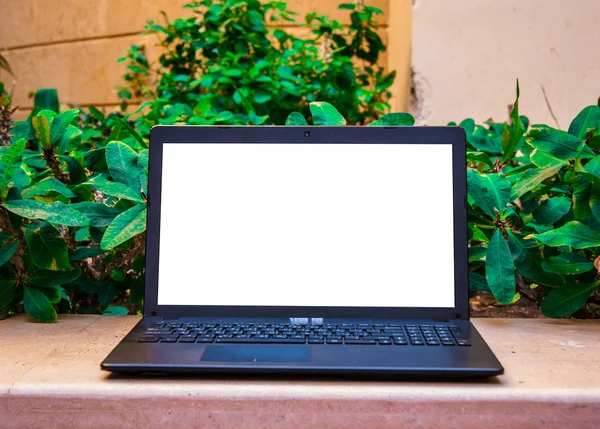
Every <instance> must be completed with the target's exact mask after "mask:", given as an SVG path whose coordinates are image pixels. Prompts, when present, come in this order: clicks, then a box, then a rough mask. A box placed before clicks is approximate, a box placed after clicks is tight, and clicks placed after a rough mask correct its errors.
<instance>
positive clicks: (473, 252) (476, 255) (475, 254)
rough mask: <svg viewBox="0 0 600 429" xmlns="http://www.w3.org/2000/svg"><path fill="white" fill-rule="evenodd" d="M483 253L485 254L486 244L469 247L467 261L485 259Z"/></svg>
mask: <svg viewBox="0 0 600 429" xmlns="http://www.w3.org/2000/svg"><path fill="white" fill-rule="evenodd" d="M485 255H487V246H471V247H469V262H478V261H479V262H481V261H485Z"/></svg>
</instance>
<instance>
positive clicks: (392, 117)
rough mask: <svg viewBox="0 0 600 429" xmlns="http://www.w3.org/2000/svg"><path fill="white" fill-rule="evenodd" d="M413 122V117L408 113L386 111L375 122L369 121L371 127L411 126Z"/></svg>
mask: <svg viewBox="0 0 600 429" xmlns="http://www.w3.org/2000/svg"><path fill="white" fill-rule="evenodd" d="M414 124H415V117H414V116H413V115H411V114H410V113H403V112H398V113H386V114H385V115H383V116H382V117H381V118H379V119H378V120H376V121H375V122H371V123H370V124H369V126H372V127H411V126H413V125H414Z"/></svg>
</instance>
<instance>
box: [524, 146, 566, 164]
mask: <svg viewBox="0 0 600 429" xmlns="http://www.w3.org/2000/svg"><path fill="white" fill-rule="evenodd" d="M529 159H530V160H531V163H532V164H534V165H535V166H537V167H539V168H546V167H556V166H559V165H567V164H568V163H569V161H568V160H562V159H558V158H555V157H553V156H552V155H550V154H549V153H546V152H543V151H541V150H537V149H533V151H532V152H531V154H530V155H529Z"/></svg>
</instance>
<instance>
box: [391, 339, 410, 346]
mask: <svg viewBox="0 0 600 429" xmlns="http://www.w3.org/2000/svg"><path fill="white" fill-rule="evenodd" d="M394 344H396V345H397V346H406V345H407V344H408V341H406V340H405V339H404V338H394Z"/></svg>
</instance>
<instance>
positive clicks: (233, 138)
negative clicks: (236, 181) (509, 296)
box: [144, 126, 469, 321]
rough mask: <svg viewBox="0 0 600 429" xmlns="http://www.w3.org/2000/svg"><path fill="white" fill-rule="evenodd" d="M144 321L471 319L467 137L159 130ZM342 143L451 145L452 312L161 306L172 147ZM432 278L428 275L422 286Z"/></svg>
mask: <svg viewBox="0 0 600 429" xmlns="http://www.w3.org/2000/svg"><path fill="white" fill-rule="evenodd" d="M150 141H151V144H150V159H149V177H148V179H149V183H148V216H147V229H146V280H145V301H144V304H145V305H144V316H146V317H150V316H158V317H165V318H174V317H210V318H231V317H234V318H237V317H239V318H245V317H265V318H282V317H284V318H288V317H308V318H310V317H317V318H356V319H431V320H439V321H445V320H456V319H463V320H468V319H469V303H468V265H467V261H468V259H467V243H468V241H467V209H466V205H467V199H466V195H467V179H466V168H465V165H466V143H465V141H466V137H465V133H464V130H463V129H462V128H460V127H310V126H304V127H283V126H260V127H259V126H250V127H239V126H238V127H219V126H155V127H154V128H152V131H151V136H150ZM170 142H171V143H174V142H177V143H224V144H226V143H278V144H281V143H287V144H305V143H339V144H347V143H350V144H368V143H367V142H371V143H375V144H403V143H405V144H408V143H412V144H450V145H452V163H453V166H452V174H453V194H454V195H453V202H454V204H453V210H454V213H453V219H454V243H455V245H454V265H455V266H454V273H455V275H454V277H455V278H454V295H455V306H454V307H452V308H431V307H318V306H317V307H280V306H264V307H263V306H260V307H258V306H195V305H193V306H192V305H176V306H174V305H158V261H159V256H160V255H159V253H160V252H159V231H160V198H161V175H162V153H163V146H164V144H168V143H170ZM429 281H435V279H434V278H433V279H432V278H428V277H427V276H423V287H427V282H429Z"/></svg>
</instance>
